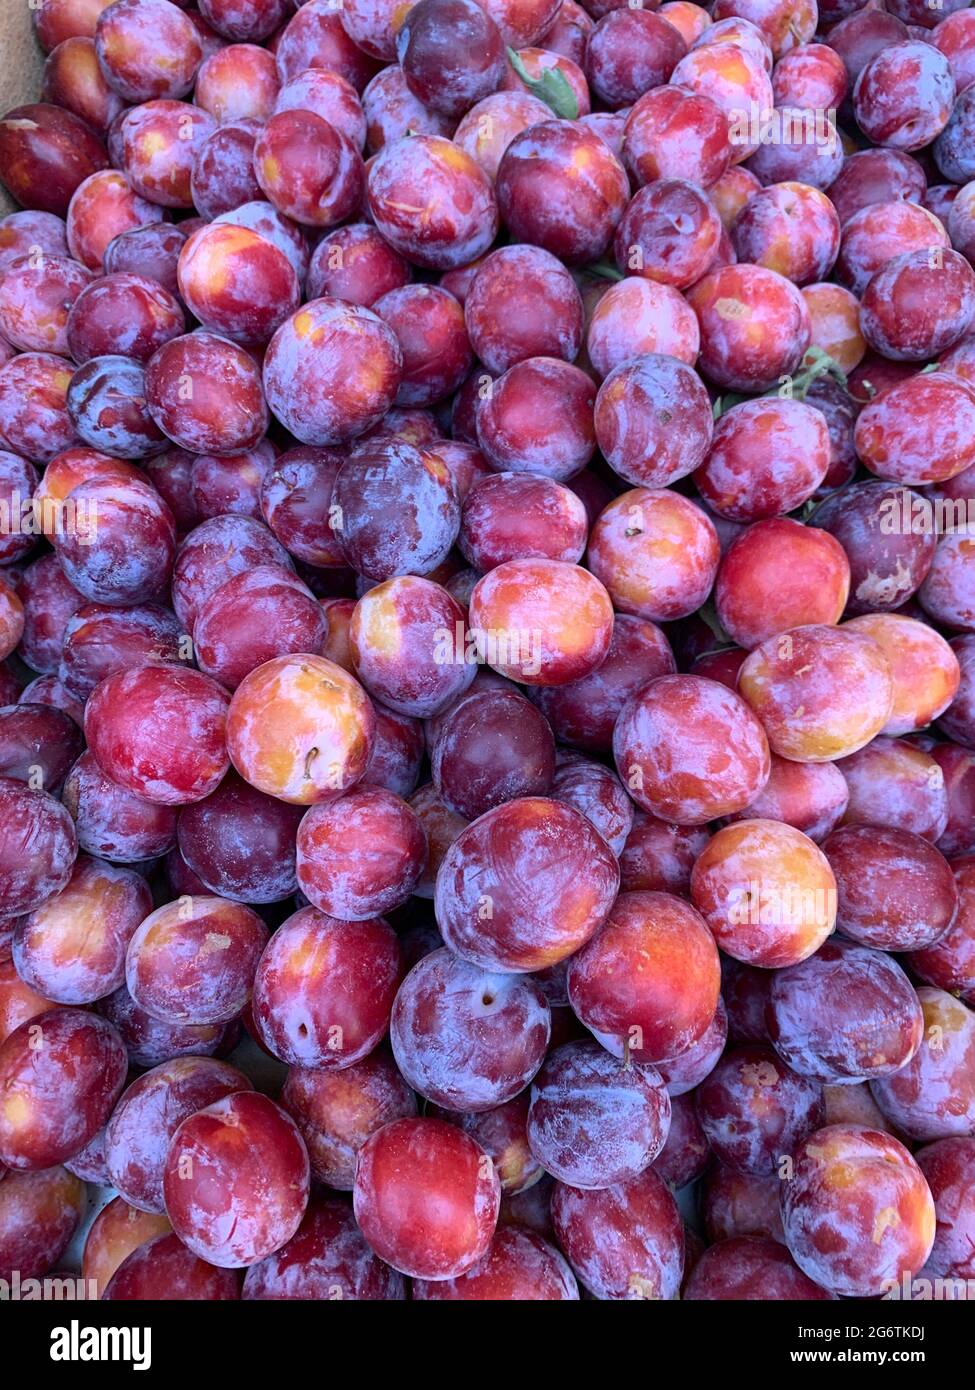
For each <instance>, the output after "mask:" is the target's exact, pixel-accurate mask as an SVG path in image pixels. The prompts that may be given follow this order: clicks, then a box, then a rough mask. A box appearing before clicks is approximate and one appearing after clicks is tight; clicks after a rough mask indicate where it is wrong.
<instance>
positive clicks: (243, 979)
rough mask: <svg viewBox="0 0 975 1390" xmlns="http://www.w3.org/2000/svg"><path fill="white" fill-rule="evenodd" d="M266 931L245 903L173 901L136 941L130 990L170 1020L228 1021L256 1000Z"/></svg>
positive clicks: (144, 927) (131, 945) (129, 974)
mask: <svg viewBox="0 0 975 1390" xmlns="http://www.w3.org/2000/svg"><path fill="white" fill-rule="evenodd" d="M267 936H268V934H267V929H266V928H265V926H264V924H263V922H262V921H261V919H260V918H259V917H258V916H257V914H256V913H255V912H252V911H251V909H250V908H248V907H245V906H244V905H243V904H242V903H232V902H228V901H227V900H226V899H223V898H217V897H189V898H180V899H179V901H177V902H173V903H167V904H166V905H164V906H163V907H160V908H157V909H156V911H155V912H153V913H151V914H150V915H149V916H148V917H146V919H145V920H144V921H143V922H142V923H141V925H140V926H139V928H138V930H137V931H136V932H135V934H134V935H133V937H132V939H131V941H130V942H129V947H128V952H127V956H126V984H127V986H128V989H129V993H130V994H131V995H132V997H133V999H134V1000H135V1002H136V1003H137V1004H139V1005H140V1006H141V1007H142V1008H144V1009H145V1010H146V1012H147V1013H150V1014H152V1015H153V1017H155V1018H158V1019H160V1020H161V1021H162V1022H164V1023H177V1024H186V1023H189V1024H200V1023H226V1022H228V1021H229V1020H230V1019H232V1018H235V1017H236V1016H237V1015H238V1014H239V1013H240V1011H241V1010H242V1009H243V1008H244V1006H245V1005H246V1004H247V1002H248V1000H249V999H250V996H251V988H252V984H253V979H254V971H255V969H256V968H257V962H258V959H259V958H260V955H261V952H262V951H263V949H264V947H265V945H266V944H267Z"/></svg>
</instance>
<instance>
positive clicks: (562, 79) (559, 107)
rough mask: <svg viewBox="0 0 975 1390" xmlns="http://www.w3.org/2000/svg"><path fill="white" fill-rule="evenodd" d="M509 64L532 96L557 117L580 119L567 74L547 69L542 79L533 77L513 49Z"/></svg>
mask: <svg viewBox="0 0 975 1390" xmlns="http://www.w3.org/2000/svg"><path fill="white" fill-rule="evenodd" d="M508 62H509V63H510V64H511V66H512V67H513V68H514V70H515V72H516V73H517V74H518V76H519V77H520V78H521V80H522V82H524V84H525V86H526V87H527V88H528V90H529V91H530V92H531V94H532V96H535V97H538V99H539V101H544V103H545V105H546V106H548V107H549V108H550V109H551V110H552V111H554V112H555V114H556V116H559V117H561V119H562V120H565V121H575V120H578V118H579V103H578V101H577V100H576V94H575V92H574V91H573V90H572V88H571V87H570V86H569V83H568V81H567V79H566V76H565V74H564V73H563V72H562V71H561V70H560V69H559V68H546V69H545V71H544V72H543V73H542V75H541V77H532V76H531V75H530V74H529V72H528V69H527V68H526V67H525V65H524V63H523V62H522V61H521V57H520V55H519V54H518V53H516V52H515V50H514V49H513V48H509V49H508Z"/></svg>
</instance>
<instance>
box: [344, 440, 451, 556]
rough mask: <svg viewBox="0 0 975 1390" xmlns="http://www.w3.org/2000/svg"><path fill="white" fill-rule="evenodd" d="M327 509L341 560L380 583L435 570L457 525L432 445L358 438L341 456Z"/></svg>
mask: <svg viewBox="0 0 975 1390" xmlns="http://www.w3.org/2000/svg"><path fill="white" fill-rule="evenodd" d="M332 511H333V514H334V515H335V516H336V518H337V521H336V523H335V526H336V530H337V533H338V538H339V544H340V546H341V549H342V553H343V555H344V557H345V560H346V563H347V564H349V565H351V567H352V568H353V569H354V570H355V571H356V573H357V574H361V575H364V576H365V577H367V578H369V579H375V580H378V581H379V582H382V581H383V580H386V579H393V578H395V577H396V576H397V575H401V574H421V575H424V574H430V573H431V572H432V571H434V570H436V569H437V567H438V566H439V565H440V564H442V563H443V561H444V560H445V559H446V558H447V555H448V554H449V552H450V548H451V546H452V545H453V543H454V541H455V539H456V537H457V533H458V529H459V527H460V504H459V500H458V497H457V489H456V486H455V484H454V481H453V478H452V477H451V475H450V472H449V470H448V469H447V468H446V467H445V466H444V465H443V463H442V462H441V460H440V459H439V458H438V457H437V456H436V454H434V453H433V452H432V451H430V450H425V451H423V452H421V451H420V450H419V449H414V448H413V446H412V445H410V444H407V443H405V442H402V441H399V440H388V441H387V440H377V441H376V442H374V443H373V442H371V441H370V442H368V443H364V444H363V445H362V446H361V448H359V449H358V450H357V451H356V453H355V455H354V457H352V458H349V459H347V460H346V461H345V463H344V464H343V465H342V467H341V468H340V469H339V471H338V474H337V476H336V479H335V488H334V491H333V494H332Z"/></svg>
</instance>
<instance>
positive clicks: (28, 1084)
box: [0, 1009, 128, 1170]
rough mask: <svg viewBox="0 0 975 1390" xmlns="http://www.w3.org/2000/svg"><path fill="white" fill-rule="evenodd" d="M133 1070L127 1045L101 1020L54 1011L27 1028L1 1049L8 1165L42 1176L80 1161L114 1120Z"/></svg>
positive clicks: (0, 1144)
mask: <svg viewBox="0 0 975 1390" xmlns="http://www.w3.org/2000/svg"><path fill="white" fill-rule="evenodd" d="M127 1070H128V1057H127V1055H126V1051H125V1046H124V1044H123V1042H122V1039H121V1038H120V1037H119V1035H118V1033H117V1032H116V1031H115V1029H114V1028H113V1027H112V1025H111V1024H110V1023H107V1022H106V1021H105V1019H103V1018H98V1017H97V1016H96V1015H95V1014H91V1013H88V1012H87V1011H85V1010H81V1009H51V1010H48V1011H47V1012H45V1013H44V1014H42V1015H41V1016H40V1018H39V1019H35V1020H28V1021H27V1022H25V1023H22V1024H21V1025H20V1027H19V1028H16V1029H14V1031H13V1032H12V1033H11V1034H10V1036H9V1037H8V1038H7V1039H6V1041H5V1042H4V1043H3V1045H2V1046H0V1094H3V1095H4V1096H5V1103H4V1107H3V1112H2V1114H0V1162H2V1163H4V1164H6V1166H7V1167H8V1168H15V1169H27V1170H35V1169H38V1168H51V1167H53V1166H54V1165H56V1164H58V1163H63V1162H64V1160H65V1159H67V1158H71V1157H73V1156H74V1155H75V1154H77V1153H78V1152H79V1151H80V1150H81V1149H83V1148H84V1147H85V1145H86V1144H87V1143H88V1142H89V1140H91V1139H92V1138H93V1137H94V1136H95V1134H96V1133H97V1132H98V1130H99V1129H101V1127H102V1125H103V1124H104V1123H105V1121H106V1120H107V1119H108V1116H109V1114H110V1113H111V1111H112V1108H113V1107H114V1105H115V1102H116V1100H117V1099H118V1096H119V1093H120V1092H121V1090H122V1087H123V1085H124V1084H125V1074H126V1071H127Z"/></svg>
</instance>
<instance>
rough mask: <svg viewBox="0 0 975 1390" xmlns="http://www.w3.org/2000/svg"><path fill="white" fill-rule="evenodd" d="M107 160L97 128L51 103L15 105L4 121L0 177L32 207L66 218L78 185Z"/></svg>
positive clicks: (23, 203) (0, 132) (24, 204)
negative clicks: (96, 131)
mask: <svg viewBox="0 0 975 1390" xmlns="http://www.w3.org/2000/svg"><path fill="white" fill-rule="evenodd" d="M107 163H108V159H107V157H106V151H105V146H104V145H103V144H102V142H101V140H100V139H99V138H98V136H97V135H96V134H95V132H94V131H93V130H92V129H91V128H90V127H89V126H88V125H86V124H85V122H84V121H83V120H81V119H80V118H79V117H78V116H76V115H75V114H74V113H73V112H71V111H65V110H62V109H61V108H60V107H58V106H53V105H51V104H49V103H48V102H36V103H34V104H31V105H27V106H18V107H15V108H14V110H12V111H8V112H7V113H6V114H5V116H4V118H3V121H2V122H0V177H2V178H3V182H4V184H5V185H6V187H7V189H8V191H9V192H10V194H11V195H12V196H13V197H14V198H16V199H17V202H18V203H20V204H21V206H22V207H25V208H28V209H30V210H32V211H34V210H36V211H39V212H47V213H52V214H55V215H56V216H59V217H63V216H64V215H65V213H66V212H67V210H68V205H69V203H70V201H71V198H72V195H73V194H74V193H75V191H76V189H77V188H78V186H79V185H80V184H81V183H83V182H84V180H85V179H87V178H90V177H91V175H93V174H95V173H97V172H98V171H99V170H102V169H104V168H105V166H106V164H107Z"/></svg>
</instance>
